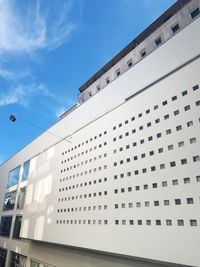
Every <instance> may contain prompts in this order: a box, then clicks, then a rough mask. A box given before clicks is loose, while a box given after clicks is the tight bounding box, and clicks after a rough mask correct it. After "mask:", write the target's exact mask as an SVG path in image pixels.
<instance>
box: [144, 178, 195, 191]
mask: <svg viewBox="0 0 200 267" xmlns="http://www.w3.org/2000/svg"><path fill="white" fill-rule="evenodd" d="M199 181H200V176H199ZM143 187H144V190H146V189H148V184H144V186H143Z"/></svg>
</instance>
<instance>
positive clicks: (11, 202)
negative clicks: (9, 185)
mask: <svg viewBox="0 0 200 267" xmlns="http://www.w3.org/2000/svg"><path fill="white" fill-rule="evenodd" d="M15 199H16V191H14V192H7V193H6V194H5V197H4V203H3V210H13V209H14V206H15Z"/></svg>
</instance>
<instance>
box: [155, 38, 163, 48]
mask: <svg viewBox="0 0 200 267" xmlns="http://www.w3.org/2000/svg"><path fill="white" fill-rule="evenodd" d="M154 42H155V44H156V46H159V45H160V44H161V42H162V41H161V37H158V38H157V39H156V40H155V41H154Z"/></svg>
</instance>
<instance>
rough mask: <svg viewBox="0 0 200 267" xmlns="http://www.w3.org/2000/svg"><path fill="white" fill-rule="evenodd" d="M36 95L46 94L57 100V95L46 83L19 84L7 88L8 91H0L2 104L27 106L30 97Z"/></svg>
mask: <svg viewBox="0 0 200 267" xmlns="http://www.w3.org/2000/svg"><path fill="white" fill-rule="evenodd" d="M35 95H40V96H46V97H50V98H53V99H54V100H57V96H56V95H54V94H52V93H51V92H50V91H49V90H48V88H47V87H46V86H45V85H44V84H41V83H40V84H36V83H32V84H27V85H22V84H18V85H17V86H15V87H12V88H11V89H9V90H7V91H6V93H0V106H7V105H11V104H19V105H22V106H27V105H28V104H29V101H30V99H31V98H32V97H33V96H35Z"/></svg>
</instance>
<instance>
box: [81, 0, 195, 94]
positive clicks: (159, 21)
mask: <svg viewBox="0 0 200 267" xmlns="http://www.w3.org/2000/svg"><path fill="white" fill-rule="evenodd" d="M190 1H191V0H177V1H176V3H174V4H173V5H172V6H171V7H170V8H169V9H167V10H166V11H165V12H164V13H163V14H162V15H161V16H160V17H159V18H157V19H156V20H155V21H154V22H153V23H152V24H150V25H149V26H148V27H147V28H146V29H145V30H144V31H143V32H141V33H140V34H139V35H138V36H137V37H136V38H135V39H133V41H131V42H130V43H129V44H128V45H127V46H126V47H125V48H123V49H122V50H121V51H120V52H119V53H118V54H117V55H115V56H114V57H113V58H112V59H111V60H110V61H108V63H106V64H105V65H104V66H103V67H102V68H101V69H100V70H99V71H97V72H96V73H95V74H94V75H93V76H92V77H91V78H90V79H89V80H88V81H87V82H85V83H84V84H83V85H82V86H81V87H80V88H79V91H80V92H81V93H82V92H83V91H85V90H86V89H87V88H88V87H89V86H90V85H91V84H93V83H94V82H95V81H96V80H97V79H99V78H100V77H101V76H102V75H103V74H104V73H106V72H107V71H108V70H109V69H110V68H111V67H112V66H114V65H115V64H116V63H117V62H119V61H120V60H121V59H122V58H123V57H125V56H126V55H127V54H128V53H129V52H130V51H131V50H133V49H134V48H135V47H136V46H137V45H138V44H140V43H141V42H142V41H144V40H145V39H146V38H147V37H148V36H149V35H151V34H152V33H153V32H155V30H156V29H158V28H159V27H160V26H161V25H162V24H164V23H165V22H166V21H167V20H168V19H170V18H171V17H172V16H173V15H174V14H176V13H177V12H178V11H179V10H180V9H181V8H183V6H185V5H186V4H188V3H189V2H190Z"/></svg>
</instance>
